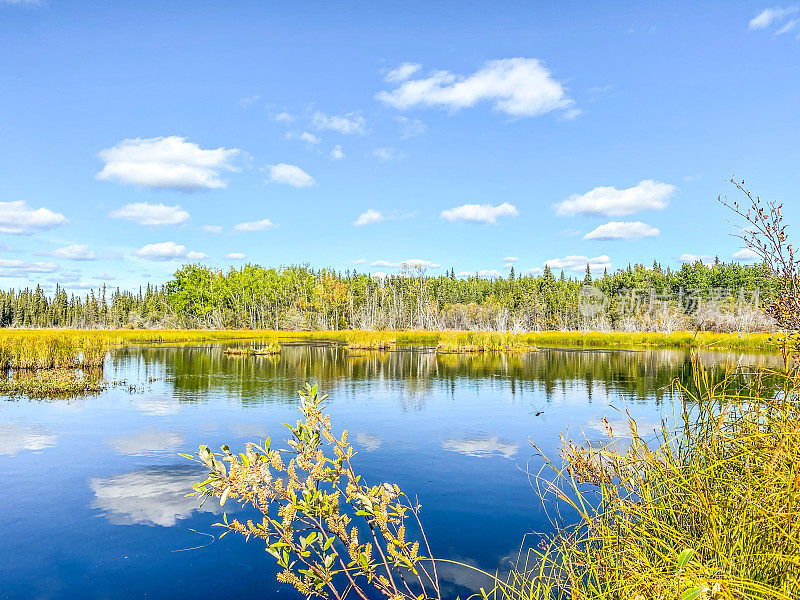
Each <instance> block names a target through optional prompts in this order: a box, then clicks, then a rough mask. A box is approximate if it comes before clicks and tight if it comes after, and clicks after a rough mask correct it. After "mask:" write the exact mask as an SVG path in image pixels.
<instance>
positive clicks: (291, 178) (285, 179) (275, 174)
mask: <svg viewBox="0 0 800 600" xmlns="http://www.w3.org/2000/svg"><path fill="white" fill-rule="evenodd" d="M267 170H268V171H269V180H270V181H272V182H273V183H283V184H285V185H291V186H292V187H296V188H306V187H311V186H312V185H314V183H315V182H314V178H313V177H311V175H309V174H308V173H306V172H305V171H303V169H301V168H300V167H296V166H295V165H287V164H286V163H278V164H277V165H267Z"/></svg>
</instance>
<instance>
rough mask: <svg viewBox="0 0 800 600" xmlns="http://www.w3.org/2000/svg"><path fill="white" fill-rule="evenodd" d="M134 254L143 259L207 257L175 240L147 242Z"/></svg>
mask: <svg viewBox="0 0 800 600" xmlns="http://www.w3.org/2000/svg"><path fill="white" fill-rule="evenodd" d="M136 256H138V257H139V258H143V259H145V260H178V259H181V258H188V259H189V260H202V259H204V258H207V257H206V255H205V254H204V253H202V252H194V251H192V252H190V251H188V250H187V249H186V246H183V245H182V244H176V243H175V242H160V243H157V244H147V245H146V246H142V247H141V248H139V250H137V251H136Z"/></svg>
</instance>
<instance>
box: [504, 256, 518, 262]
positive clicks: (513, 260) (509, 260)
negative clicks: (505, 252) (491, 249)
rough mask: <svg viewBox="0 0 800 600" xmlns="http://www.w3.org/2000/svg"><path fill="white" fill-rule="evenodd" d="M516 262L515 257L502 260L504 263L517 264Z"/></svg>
mask: <svg viewBox="0 0 800 600" xmlns="http://www.w3.org/2000/svg"><path fill="white" fill-rule="evenodd" d="M518 260H519V259H518V258H517V257H516V256H506V257H505V258H503V262H506V263H514V262H517V261H518Z"/></svg>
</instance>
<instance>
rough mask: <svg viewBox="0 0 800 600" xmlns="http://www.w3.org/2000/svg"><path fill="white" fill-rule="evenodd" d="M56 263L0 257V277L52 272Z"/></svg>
mask: <svg viewBox="0 0 800 600" xmlns="http://www.w3.org/2000/svg"><path fill="white" fill-rule="evenodd" d="M57 270H58V265H56V264H54V263H49V262H40V261H37V262H28V261H24V260H16V259H13V260H12V259H6V258H0V277H29V276H31V275H36V274H39V273H53V272H54V271H57Z"/></svg>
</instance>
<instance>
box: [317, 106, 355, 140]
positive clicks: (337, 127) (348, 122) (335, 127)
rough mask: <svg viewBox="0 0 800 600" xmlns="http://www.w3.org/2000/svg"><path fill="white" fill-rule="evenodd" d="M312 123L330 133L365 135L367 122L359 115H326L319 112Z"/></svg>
mask: <svg viewBox="0 0 800 600" xmlns="http://www.w3.org/2000/svg"><path fill="white" fill-rule="evenodd" d="M311 122H312V123H313V125H314V127H316V128H317V129H326V130H329V131H338V132H339V133H344V134H348V135H349V134H354V133H357V134H359V135H363V134H364V127H365V126H366V124H367V122H366V121H365V120H364V117H362V116H361V115H360V114H358V113H354V112H352V113H347V114H346V115H326V114H325V113H323V112H320V111H317V112H315V113H314V116H313V117H312V118H311Z"/></svg>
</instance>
